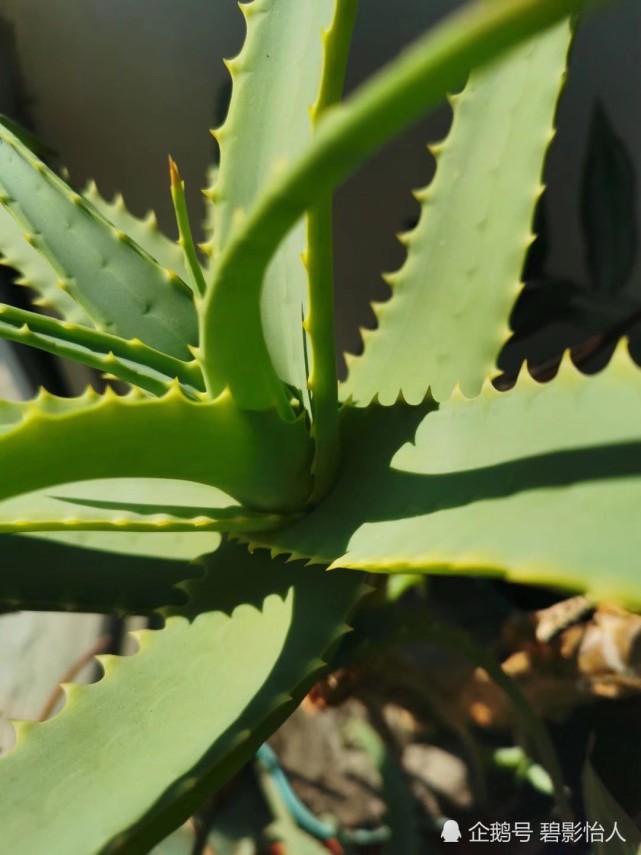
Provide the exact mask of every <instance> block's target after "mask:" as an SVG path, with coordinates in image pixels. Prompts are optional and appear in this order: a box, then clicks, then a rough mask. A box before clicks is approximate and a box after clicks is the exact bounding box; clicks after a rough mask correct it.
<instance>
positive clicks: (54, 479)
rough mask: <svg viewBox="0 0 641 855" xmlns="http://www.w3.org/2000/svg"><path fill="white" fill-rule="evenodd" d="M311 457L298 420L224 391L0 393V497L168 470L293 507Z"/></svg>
mask: <svg viewBox="0 0 641 855" xmlns="http://www.w3.org/2000/svg"><path fill="white" fill-rule="evenodd" d="M309 456H310V448H309V439H308V436H307V431H306V429H305V425H304V423H303V421H302V419H298V420H297V421H295V422H288V423H283V422H281V421H280V420H279V419H278V417H277V416H276V414H274V413H247V412H243V411H240V410H238V409H237V408H236V407H235V405H234V404H233V402H232V401H231V399H230V397H229V395H227V394H223V395H221V396H220V397H219V398H218V399H217V400H216V401H210V402H206V401H203V402H195V401H192V400H189V399H188V398H186V397H185V396H184V395H183V394H182V392H181V390H180V389H179V387H178V386H174V387H173V388H172V390H171V391H170V392H169V393H167V394H166V395H164V396H163V397H162V398H145V397H142V396H141V394H140V393H138V394H135V393H132V394H130V395H128V396H126V397H118V396H117V395H115V394H114V393H113V392H109V393H108V394H106V395H103V396H100V395H97V394H96V393H95V392H92V391H88V392H87V394H86V395H85V396H83V397H82V398H75V399H64V398H56V397H54V396H52V395H49V394H47V393H46V392H42V393H41V394H40V396H39V397H38V398H37V399H35V400H34V401H30V402H26V403H8V402H0V472H1V477H0V501H1V500H3V499H9V498H11V497H13V496H18V495H20V494H23V493H28V492H32V491H35V490H41V489H44V488H47V487H52V486H54V485H56V484H62V483H70V482H74V481H80V480H85V481H86V480H91V479H100V478H119V477H123V478H125V477H128V478H170V479H177V480H182V481H194V482H196V483H199V484H207V485H209V486H212V487H216V488H218V489H220V490H222V491H223V492H224V493H227V494H228V495H229V496H231V497H233V498H234V499H235V500H237V501H239V502H240V503H241V504H244V505H247V506H248V507H251V508H254V509H258V510H264V511H291V510H298V509H299V508H300V507H302V506H303V505H304V504H305V500H306V498H307V496H308V495H309V491H310V476H309V474H308V473H309ZM49 492H51V491H49ZM71 516H73V514H71Z"/></svg>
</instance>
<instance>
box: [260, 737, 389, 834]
mask: <svg viewBox="0 0 641 855" xmlns="http://www.w3.org/2000/svg"><path fill="white" fill-rule="evenodd" d="M256 760H257V761H258V762H259V763H260V764H261V766H262V767H263V769H264V770H265V771H266V772H267V774H268V775H269V776H270V777H271V779H272V781H273V782H274V784H275V786H276V787H277V789H278V792H279V793H280V796H281V798H282V800H283V802H284V804H285V806H286V807H287V810H288V811H289V812H290V813H291V815H292V819H293V820H294V822H295V823H296V825H297V826H298V827H299V828H301V829H302V830H303V831H306V832H307V833H308V834H310V835H311V836H312V837H315V838H316V839H317V840H332V839H333V838H337V839H338V840H339V841H340V842H341V843H347V844H351V845H354V846H374V845H377V844H380V843H386V842H387V841H388V840H390V838H391V836H392V832H391V829H389V828H388V827H387V826H382V827H381V828H376V829H372V830H370V829H355V830H353V831H348V830H340V829H338V827H337V826H336V825H334V824H333V823H330V822H323V821H322V820H320V819H318V817H316V816H315V815H314V814H313V813H312V812H311V811H310V810H309V808H307V807H306V806H305V805H304V804H303V803H302V802H301V800H300V799H299V798H298V796H297V795H296V793H295V792H294V790H293V789H292V786H291V784H290V783H289V780H288V778H287V776H286V775H285V772H284V771H283V769H282V767H281V765H280V763H279V761H278V757H277V756H276V753H275V751H274V750H273V749H272V748H270V746H269V745H267V743H265V744H263V745H261V747H260V748H259V749H258V751H257V752H256Z"/></svg>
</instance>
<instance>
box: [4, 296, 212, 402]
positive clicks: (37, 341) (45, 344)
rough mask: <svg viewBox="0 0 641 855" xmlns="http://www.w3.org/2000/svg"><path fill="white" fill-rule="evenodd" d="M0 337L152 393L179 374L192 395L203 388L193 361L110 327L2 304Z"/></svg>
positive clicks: (165, 387)
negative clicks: (103, 328) (103, 329)
mask: <svg viewBox="0 0 641 855" xmlns="http://www.w3.org/2000/svg"><path fill="white" fill-rule="evenodd" d="M0 338H4V339H7V340H8V341H15V342H17V343H18V344H24V345H28V346H30V347H37V348H39V349H40V350H45V351H47V352H48V353H53V354H54V355H55V356H62V357H66V358H67V359H72V360H73V361H74V362H79V363H81V364H82V365H87V366H89V368H95V369H96V370H97V371H102V372H103V373H105V374H109V375H111V376H114V377H117V378H118V379H119V380H123V381H124V382H125V383H131V384H132V385H134V386H138V387H139V388H140V389H145V390H146V391H148V392H151V393H153V394H155V395H162V394H164V393H165V392H167V391H169V387H170V386H171V383H172V380H174V379H178V380H179V382H180V383H181V385H182V386H183V389H184V390H185V391H186V392H188V393H190V394H191V395H192V396H193V397H196V396H197V393H198V392H203V391H204V382H203V377H202V373H201V371H200V368H199V366H198V363H197V362H195V361H192V362H183V361H182V360H180V359H176V358H175V357H173V356H168V355H167V354H165V353H161V352H160V351H158V350H154V349H153V348H151V347H148V346H147V345H145V344H143V343H142V342H141V341H140V340H137V339H132V340H131V341H127V340H125V339H122V338H119V337H118V336H114V335H110V334H109V333H104V332H100V331H99V330H96V329H91V328H88V327H85V326H81V325H78V324H71V323H69V322H63V321H58V320H56V319H55V318H50V317H47V316H46V315H40V314H37V313H36V312H28V311H24V310H22V309H16V308H14V307H13V306H6V305H3V304H0Z"/></svg>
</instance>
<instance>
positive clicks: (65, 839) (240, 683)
mask: <svg viewBox="0 0 641 855" xmlns="http://www.w3.org/2000/svg"><path fill="white" fill-rule="evenodd" d="M203 563H204V567H205V571H206V576H205V578H204V579H203V580H202V581H196V582H193V583H190V585H189V594H190V600H189V602H188V603H187V604H186V605H185V606H182V607H178V608H174V609H171V610H167V611H166V612H165V613H164V614H165V617H166V624H165V627H164V629H162V630H160V631H143V632H141V633H137V634H136V635H137V638H138V641H139V645H140V650H139V652H138V653H137V654H135V655H134V656H129V657H125V658H117V657H100V659H101V662H102V665H103V668H104V671H105V676H104V678H103V679H102V680H101V681H100V682H99V683H98V684H96V685H93V686H69V687H67V688H66V706H65V708H64V709H63V710H62V712H61V713H60V714H59V715H58V716H56V717H55V718H54V719H53V720H51V721H49V722H46V723H45V724H41V725H38V724H20V725H18V728H17V731H18V742H17V746H16V748H15V749H14V750H13V752H12V753H10V754H9V755H8V756H7V757H6V758H5V759H4V760H3V761H2V762H0V793H1V794H2V795H0V822H1V823H2V828H3V846H5V847H7V849H8V850H9V851H19V850H20V847H21V845H22V843H23V842H24V839H25V833H26V832H27V831H28V832H29V851H30V853H31V855H40V853H42V854H43V855H44V853H49V852H50V851H51V841H52V840H55V842H56V843H55V845H56V847H57V848H58V849H60V851H64V852H65V853H66V855H86V853H88V852H105V853H107V852H128V853H144V852H148V851H149V850H150V849H151V848H152V847H153V845H154V844H156V843H157V842H159V841H160V840H162V839H163V837H164V836H165V835H166V834H168V833H169V832H170V831H171V830H172V829H173V828H175V827H176V826H177V825H178V824H179V823H180V822H181V821H184V820H185V819H186V818H187V817H188V816H189V815H190V813H191V812H192V811H193V810H194V809H195V808H197V807H198V805H199V803H200V802H201V800H202V799H203V797H204V796H205V795H206V794H209V793H211V792H212V791H213V790H215V789H216V788H217V787H218V786H220V785H221V784H222V783H223V782H224V781H225V780H227V779H228V778H229V776H230V775H232V774H233V772H234V771H236V770H237V769H238V768H240V766H241V765H242V764H243V763H244V762H245V761H246V760H247V759H248V758H249V757H250V756H251V754H252V753H253V752H254V751H255V750H256V749H257V748H258V746H259V745H260V744H261V742H262V741H264V739H265V738H266V737H267V736H268V735H269V734H270V733H271V731H272V730H273V729H274V728H275V727H276V726H277V725H278V724H279V723H280V722H281V721H282V720H283V719H284V718H285V717H286V716H287V715H288V714H289V713H290V712H291V711H292V710H293V709H294V708H295V705H296V704H297V703H298V702H299V701H300V700H301V698H302V697H303V695H304V693H305V692H306V691H307V690H308V689H309V688H310V685H311V683H312V681H313V680H314V678H315V676H316V675H317V674H318V672H319V670H320V669H321V668H322V667H323V664H324V663H323V658H322V657H324V656H325V657H326V656H327V654H328V653H329V652H330V651H331V649H332V648H333V646H334V645H335V643H336V642H337V640H338V639H339V638H340V637H341V635H342V634H343V633H344V632H345V631H346V629H347V627H346V624H345V620H346V617H347V615H348V613H349V611H350V610H351V608H352V606H353V605H354V603H355V602H356V601H357V600H358V598H359V597H360V596H361V595H362V593H363V587H362V584H361V583H360V581H359V578H358V576H357V575H355V574H349V573H342V572H337V573H331V574H326V573H325V572H324V571H323V570H321V569H320V568H316V569H314V570H302V569H301V568H300V567H294V566H284V565H282V564H281V563H280V562H271V561H270V560H269V559H268V558H267V557H266V556H264V555H256V556H250V555H249V554H248V553H247V552H246V550H245V549H243V548H242V547H238V546H233V545H229V544H227V545H225V546H223V548H222V549H220V550H219V551H218V552H216V553H214V555H213V556H210V557H208V558H207V559H205V560H204V562H203ZM70 746H72V747H73V748H72V750H73V769H71V770H70V768H69V756H70V755H69V751H70ZM124 778H126V779H127V781H129V783H130V785H129V786H127V787H123V786H122V781H123V779H124ZM70 804H73V805H74V821H73V822H69V821H68V806H69V805H70ZM25 817H30V819H29V820H28V827H26V826H25V819H24V818H25ZM34 817H37V818H38V821H37V822H35V821H34V820H33V818H34Z"/></svg>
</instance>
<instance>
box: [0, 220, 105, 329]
mask: <svg viewBox="0 0 641 855" xmlns="http://www.w3.org/2000/svg"><path fill="white" fill-rule="evenodd" d="M0 255H1V256H2V258H1V261H0V263H2V264H3V265H5V266H6V267H12V268H13V269H14V270H17V271H18V273H19V274H20V275H19V277H18V278H17V279H16V280H15V284H16V285H24V286H26V287H28V288H31V289H32V290H34V291H35V292H36V293H37V294H38V297H37V298H36V299H35V300H34V303H35V305H37V306H43V307H45V308H47V309H52V310H53V311H55V312H57V313H58V314H59V315H60V316H61V317H63V318H64V319H65V320H67V321H69V322H70V323H74V324H82V325H83V326H87V327H93V322H92V320H91V318H90V317H89V315H88V314H87V313H86V312H85V310H84V309H83V308H82V306H81V305H80V304H79V303H76V301H75V300H74V299H73V297H70V296H69V294H67V293H66V292H65V291H63V290H62V288H61V287H60V282H59V279H60V277H59V276H58V275H57V273H56V271H55V270H54V269H53V267H52V266H51V264H49V262H48V261H47V259H46V258H44V257H43V256H42V255H41V254H40V253H39V252H38V250H37V249H35V247H33V246H32V245H31V244H30V243H29V242H28V241H27V240H26V238H25V231H24V229H23V228H22V227H21V226H20V224H19V223H18V222H17V221H16V220H15V219H14V218H13V217H12V216H11V214H10V213H9V211H7V210H6V209H5V208H3V207H2V206H0Z"/></svg>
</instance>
